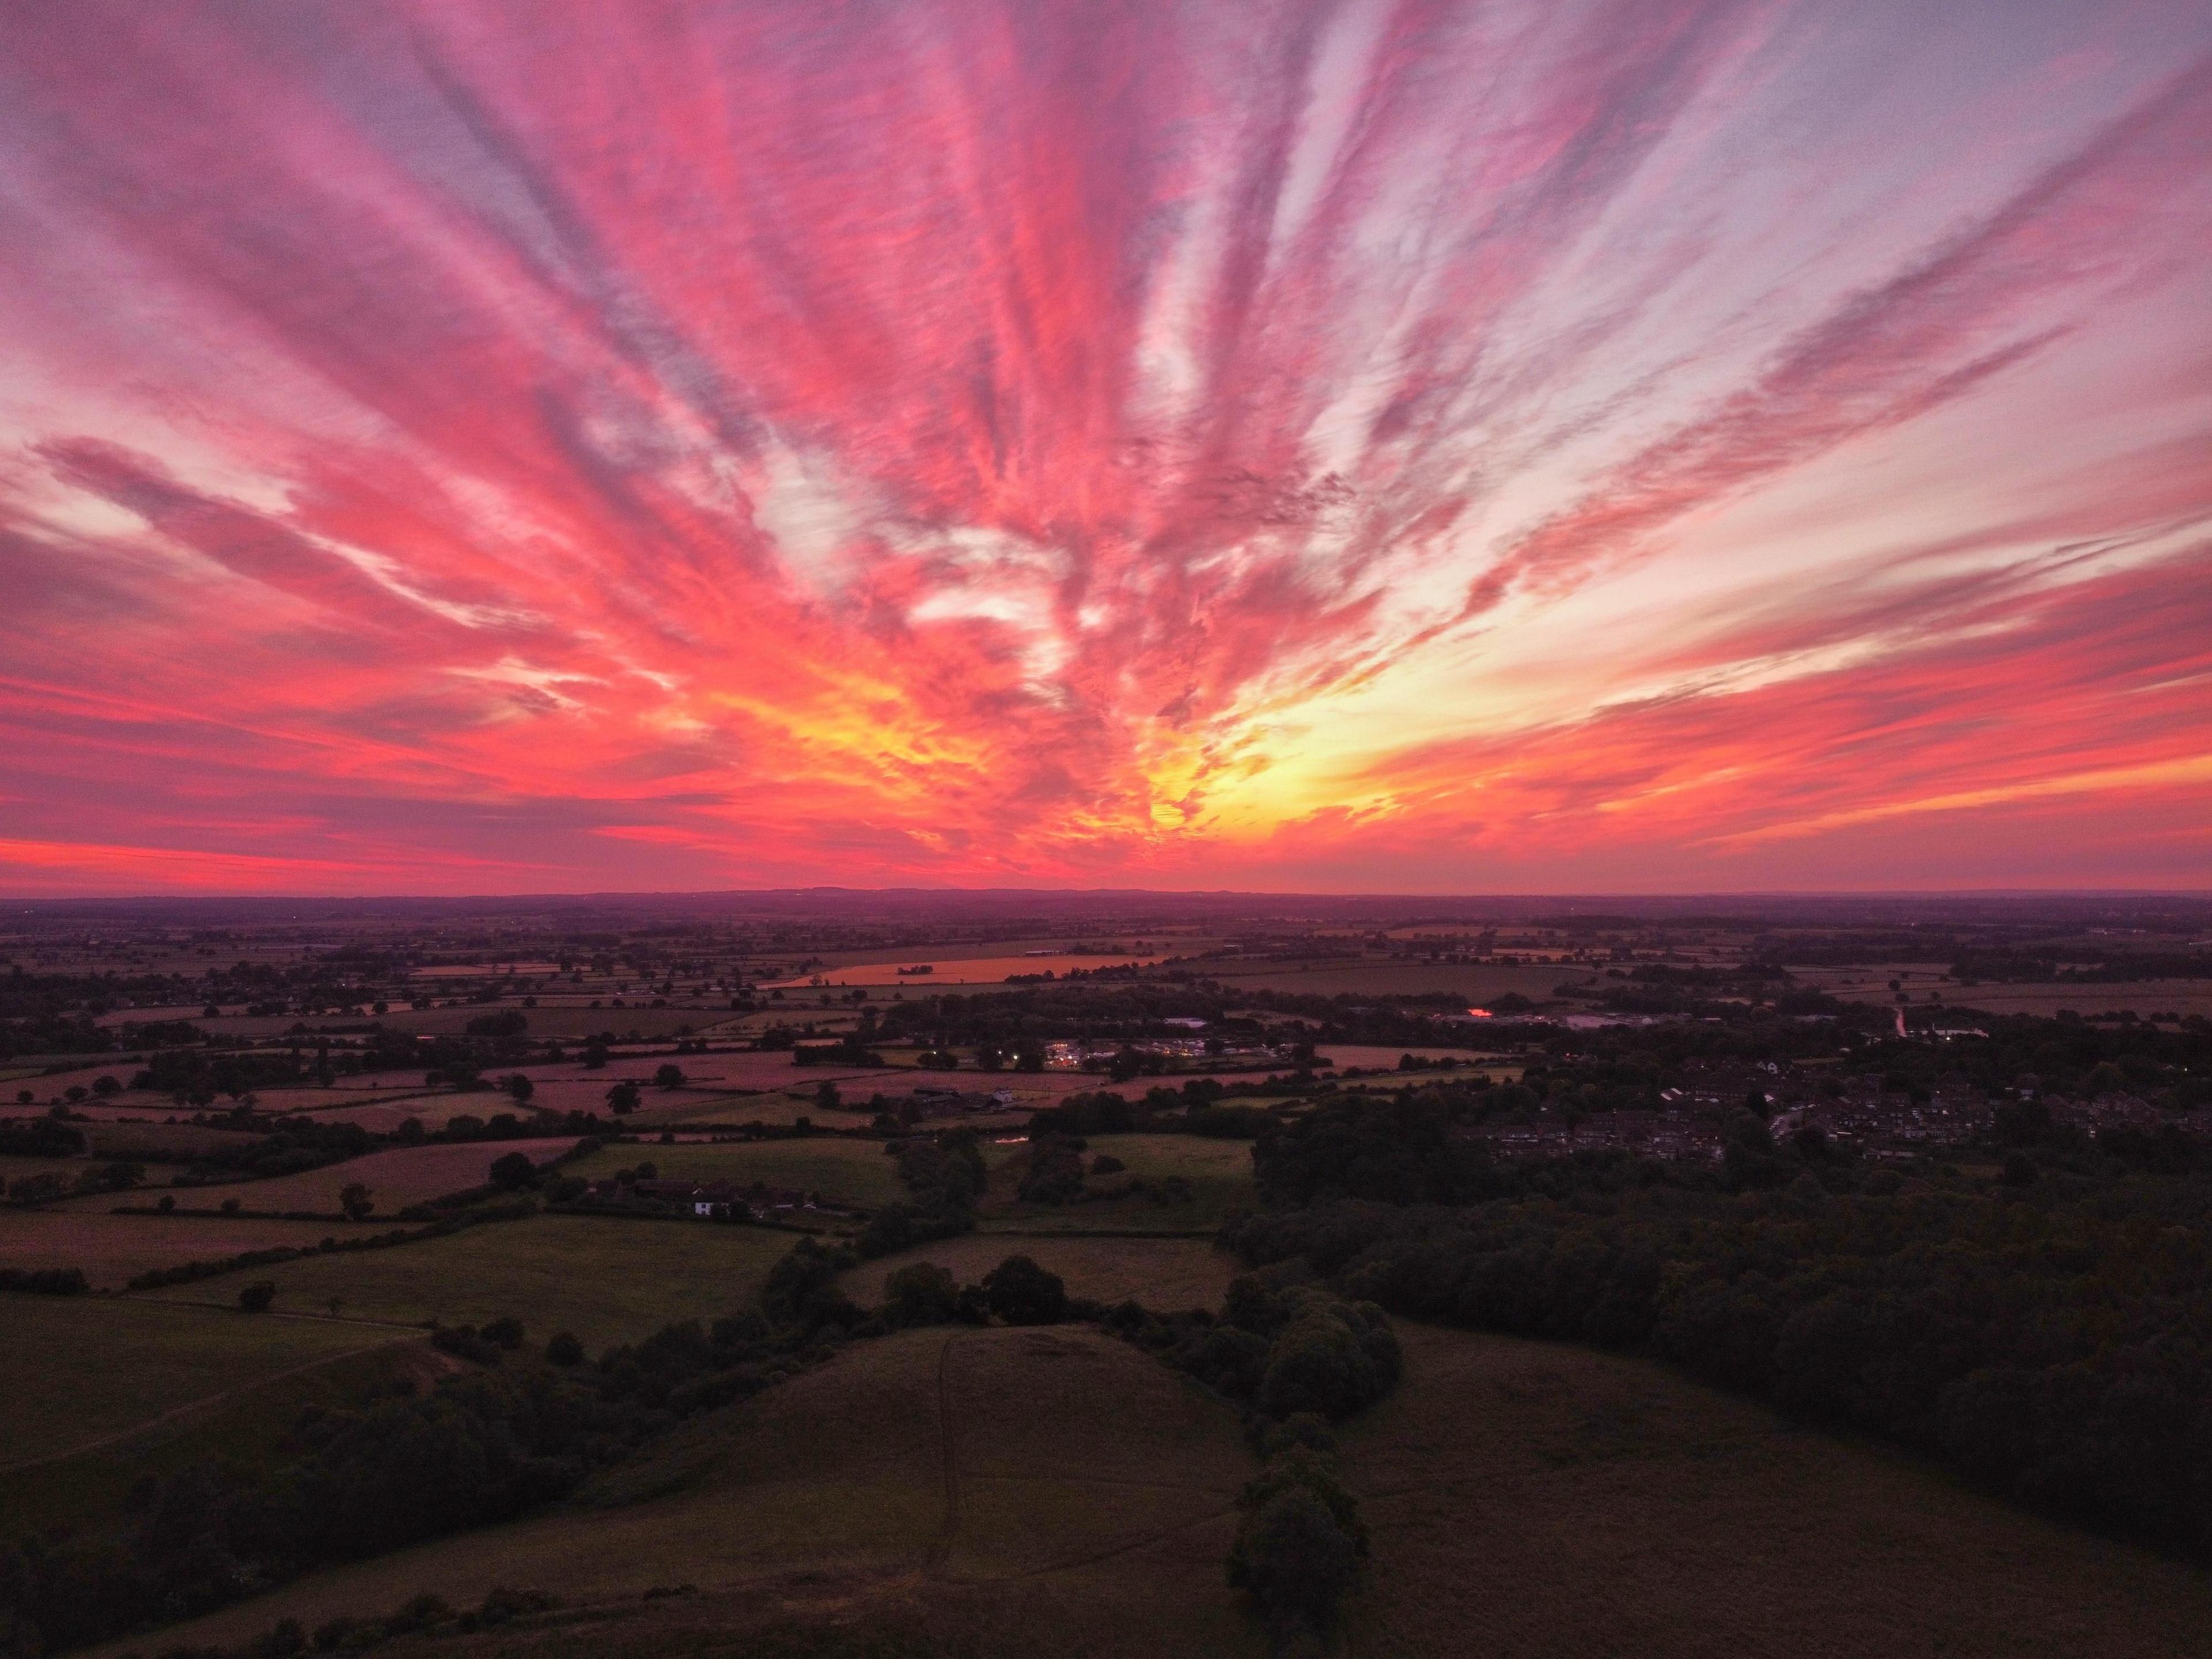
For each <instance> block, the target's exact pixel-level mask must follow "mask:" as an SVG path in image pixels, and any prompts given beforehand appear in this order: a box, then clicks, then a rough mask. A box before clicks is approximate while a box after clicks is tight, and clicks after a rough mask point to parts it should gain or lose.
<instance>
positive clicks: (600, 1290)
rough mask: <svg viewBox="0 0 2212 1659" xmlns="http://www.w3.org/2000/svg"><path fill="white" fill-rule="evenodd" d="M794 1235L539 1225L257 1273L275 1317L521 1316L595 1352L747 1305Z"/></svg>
mask: <svg viewBox="0 0 2212 1659" xmlns="http://www.w3.org/2000/svg"><path fill="white" fill-rule="evenodd" d="M797 1242H798V1241H797V1237H796V1236H795V1235H793V1234H791V1233H786V1232H778V1231H772V1230H769V1229H766V1228H760V1227H728V1226H717V1225H714V1224H713V1223H711V1222H705V1221H638V1220H627V1219H615V1218H606V1217H599V1216H563V1215H544V1216H534V1217H532V1218H530V1219H529V1220H526V1221H502V1222H494V1223H490V1224H489V1225H484V1226H480V1227H471V1228H469V1229H468V1230H467V1231H464V1232H459V1233H455V1234H453V1235H451V1236H449V1237H445V1238H433V1239H425V1240H424V1241H422V1243H418V1244H404V1245H400V1246H398V1247H396V1248H394V1249H385V1250H360V1251H355V1252H351V1253H348V1254H344V1255H316V1256H310V1257H303V1258H302V1259H301V1260H300V1261H287V1262H283V1263H281V1264H279V1265H277V1266H276V1267H265V1268H259V1269H257V1270H256V1271H255V1272H254V1273H252V1275H251V1277H252V1278H255V1279H269V1280H270V1281H271V1282H273V1283H274V1284H275V1285H276V1307H277V1308H279V1309H284V1310H295V1311H302V1312H315V1311H320V1310H326V1309H327V1308H328V1305H329V1303H330V1299H331V1297H337V1298H338V1302H339V1309H340V1311H341V1312H342V1313H343V1314H344V1315H345V1316H348V1317H359V1318H365V1319H385V1320H393V1321H398V1322H412V1323H428V1322H430V1321H432V1320H436V1321H438V1322H441V1323H442V1324H447V1325H460V1324H471V1325H480V1324H482V1323H483V1322H485V1321H487V1320H491V1319H497V1318H501V1317H503V1316H507V1315H513V1316H514V1317H515V1318H518V1319H520V1320H521V1321H522V1322H523V1323H524V1325H525V1326H526V1328H528V1329H529V1331H530V1334H531V1336H532V1340H544V1338H545V1337H546V1336H548V1335H549V1334H551V1333H552V1332H554V1331H556V1330H561V1329H567V1330H571V1331H574V1333H575V1334H576V1335H577V1336H578V1337H579V1338H580V1339H581V1340H583V1342H584V1344H585V1346H586V1347H589V1348H593V1349H596V1348H599V1347H601V1346H605V1345H606V1344H609V1343H612V1342H623V1341H631V1340H635V1339H637V1338H639V1337H643V1336H649V1335H651V1334H653V1332H654V1331H656V1330H658V1329H659V1328H660V1327H661V1326H663V1325H665V1324H667V1323H669V1322H671V1321H673V1320H679V1319H714V1318H718V1317H720V1316H721V1315H724V1314H726V1313H731V1312H734V1311H735V1310H737V1309H738V1308H739V1307H742V1306H744V1305H747V1304H750V1302H751V1300H752V1298H753V1297H754V1296H755V1295H756V1294H757V1292H758V1291H759V1288H760V1283H761V1280H762V1279H763V1277H764V1276H765V1275H766V1273H767V1272H768V1270H769V1267H770V1266H772V1265H773V1264H774V1263H775V1260H776V1258H777V1257H779V1256H781V1255H783V1254H784V1253H785V1252H786V1251H787V1250H788V1249H791V1247H792V1246H793V1244H794V1243H797ZM239 1282H240V1281H239V1280H238V1279H237V1278H236V1276H233V1277H230V1278H225V1279H215V1280H212V1281H210V1282H208V1283H205V1284H200V1285H178V1286H176V1287H174V1288H173V1289H170V1290H163V1291H151V1292H149V1293H148V1294H149V1296H151V1297H158V1298H160V1299H161V1300H165V1301H176V1302H190V1301H196V1300H201V1299H208V1298H223V1299H228V1298H231V1297H235V1296H236V1294H237V1285H238V1283H239Z"/></svg>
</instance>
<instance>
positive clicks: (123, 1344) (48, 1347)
mask: <svg viewBox="0 0 2212 1659" xmlns="http://www.w3.org/2000/svg"><path fill="white" fill-rule="evenodd" d="M216 1282H217V1283H219V1284H220V1283H228V1281H224V1280H218V1281H216ZM0 1315H4V1316H5V1318H6V1320H7V1340H6V1342H5V1343H4V1344H0V1398H4V1399H5V1400H6V1401H7V1402H8V1427H9V1436H8V1440H7V1443H6V1447H5V1449H4V1450H3V1451H0V1468H12V1467H13V1466H14V1465H15V1464H18V1463H21V1462H27V1461H31V1460H37V1459H43V1458H46V1457H51V1456H55V1455H60V1454H64V1453H67V1452H70V1451H72V1450H75V1449H78V1448H80V1447H82V1446H84V1445H86V1444H88V1443H91V1442H94V1441H100V1440H104V1439H106V1438H107V1437H110V1436H112V1435H116V1434H119V1433H122V1432H124V1431H126V1430H130V1429H132V1428H135V1427H137V1426H139V1425H143V1424H144V1423H146V1422H147V1421H149V1419H153V1418H156V1417H159V1416H161V1414H162V1413H166V1412H170V1411H173V1410H175V1409H176V1408H177V1407H182V1406H187V1405H190V1404H191V1403H192V1402H194V1401H204V1400H206V1399H208V1398H209V1397H210V1396H212V1395H221V1394H224V1393H226V1392H228V1391H229V1390H231V1389H240V1388H245V1387H250V1386H252V1385H253V1384H256V1383H264V1382H266V1381H267V1380H268V1379H269V1378H270V1377H272V1376H276V1375H277V1374H278V1373H280V1372H284V1371H289V1370H294V1369H295V1368H297V1367H299V1366H301V1365H306V1364H314V1363H316V1362H318V1361H321V1360H326V1359H330V1358H333V1357H334V1356H336V1355H338V1354H342V1353H349V1352H354V1351H356V1350H358V1349H361V1348H364V1347H370V1346H376V1345H379V1344H381V1343H386V1342H390V1341H392V1340H394V1339H395V1338H398V1337H401V1336H404V1334H405V1333H404V1332H398V1331H392V1330H385V1329H381V1328H378V1327H375V1326H371V1325H358V1324H353V1323H349V1322H339V1321H334V1320H329V1319H321V1320H307V1319H268V1318H257V1317H255V1316H252V1315H250V1314H242V1313H239V1312H237V1311H236V1310H212V1309H204V1308H186V1307H175V1306H165V1305H163V1304H161V1303H159V1302H155V1301H150V1300H147V1299H143V1298H141V1297H46V1296H11V1297H7V1298H6V1299H5V1300H4V1301H0Z"/></svg>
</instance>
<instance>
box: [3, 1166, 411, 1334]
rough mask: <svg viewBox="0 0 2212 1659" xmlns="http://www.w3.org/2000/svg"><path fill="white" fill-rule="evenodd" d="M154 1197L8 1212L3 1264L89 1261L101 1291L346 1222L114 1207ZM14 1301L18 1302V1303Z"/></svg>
mask: <svg viewBox="0 0 2212 1659" xmlns="http://www.w3.org/2000/svg"><path fill="white" fill-rule="evenodd" d="M80 1201H85V1200H70V1203H71V1204H74V1203H77V1202H80ZM151 1201H152V1196H151V1194H146V1193H143V1192H142V1193H135V1194H109V1195H107V1196H106V1197H104V1198H97V1199H94V1200H88V1202H89V1204H90V1206H91V1207H90V1208H87V1209H72V1208H68V1207H58V1208H53V1209H44V1210H0V1262H4V1263H5V1264H6V1265H7V1266H9V1267H27V1268H40V1267H82V1268H83V1269H84V1275H85V1278H86V1279H88V1280H90V1281H91V1284H92V1286H93V1288H94V1290H108V1289H115V1288H118V1287H119V1286H121V1285H125V1284H126V1283H127V1282H129V1281H130V1280H131V1279H134V1278H136V1277H137V1275H138V1274H140V1273H145V1272H146V1271H148V1270H149V1268H154V1267H176V1266H179V1265H180V1264H181V1263H184V1262H187V1261H220V1260H222V1258H224V1257H227V1256H234V1255H239V1254H240V1253H241V1252H243V1251H246V1250H267V1249H277V1248H279V1247H280V1246H281V1247H286V1248H289V1249H313V1248H314V1247H315V1246H316V1245H317V1244H319V1243H321V1242H322V1240H324V1239H325V1238H326V1237H331V1235H332V1234H333V1233H334V1232H335V1231H338V1230H339V1229H341V1228H343V1226H344V1225H345V1224H343V1223H340V1222H325V1221H258V1220H252V1219H247V1218H238V1217H234V1216H151V1215H112V1214H110V1213H108V1211H109V1209H110V1207H111V1206H114V1205H117V1204H126V1203H129V1204H138V1203H149V1202H151ZM368 1231H374V1229H373V1228H372V1229H370V1230H368ZM216 1282H217V1283H219V1284H220V1283H223V1282H226V1281H222V1280H217V1281H216ZM8 1305H9V1307H10V1308H12V1307H14V1306H15V1304H14V1303H13V1302H12V1301H11V1302H10V1303H9V1304H8Z"/></svg>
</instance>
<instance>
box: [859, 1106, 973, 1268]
mask: <svg viewBox="0 0 2212 1659" xmlns="http://www.w3.org/2000/svg"><path fill="white" fill-rule="evenodd" d="M884 1151H885V1152H889V1153H890V1154H891V1155H892V1156H893V1157H895V1158H897V1160H898V1174H899V1180H900V1181H901V1182H902V1183H903V1184H904V1185H905V1187H906V1189H907V1191H908V1193H910V1194H913V1197H912V1198H911V1199H910V1200H908V1202H906V1203H903V1204H886V1205H884V1206H883V1208H881V1209H880V1210H878V1211H877V1212H875V1214H873V1215H872V1216H871V1217H869V1218H868V1225H867V1226H866V1228H865V1229H863V1230H862V1231H861V1234H860V1239H859V1242H858V1245H857V1248H858V1249H859V1251H860V1256H861V1258H862V1259H863V1260H866V1261H873V1260H874V1259H875V1258H876V1257H878V1256H883V1255H895V1254H896V1253H897V1252H898V1251H900V1250H903V1249H911V1248H912V1247H913V1246H915V1245H916V1244H923V1243H928V1242H930V1241H931V1240H933V1239H939V1238H954V1237H958V1236H959V1235H960V1234H962V1233H969V1232H973V1231H975V1201H976V1200H978V1199H979V1198H981V1196H982V1194H983V1188H984V1185H985V1183H986V1182H987V1181H988V1180H989V1179H990V1171H989V1170H988V1169H987V1167H986V1166H985V1164H984V1162H983V1148H982V1145H981V1141H980V1140H978V1139H977V1138H976V1134H975V1131H974V1130H973V1129H968V1128H958V1129H945V1130H940V1131H939V1133H936V1134H934V1135H929V1136H916V1137H914V1138H912V1139H906V1140H894V1141H890V1142H888V1143H886V1145H885V1146H884Z"/></svg>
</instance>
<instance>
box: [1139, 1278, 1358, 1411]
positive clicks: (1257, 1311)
mask: <svg viewBox="0 0 2212 1659" xmlns="http://www.w3.org/2000/svg"><path fill="white" fill-rule="evenodd" d="M1103 1323H1104V1325H1105V1327H1106V1328H1107V1329H1108V1330H1109V1331H1112V1332H1114V1333H1115V1334H1116V1335H1118V1336H1121V1337H1122V1338H1124V1339H1126V1340H1128V1341H1131V1342H1133V1343H1135V1344H1136V1345H1137V1346H1139V1347H1140V1348H1143V1349H1145V1350H1146V1352H1150V1353H1153V1354H1157V1355H1158V1357H1159V1358H1162V1359H1163V1360H1164V1361H1166V1362H1167V1363H1168V1364H1170V1365H1173V1366H1174V1367H1175V1368H1176V1370H1181V1371H1186V1372H1188V1373H1189V1374H1190V1375H1191V1376H1194V1377H1196V1378H1197V1379H1198V1380H1199V1381H1200V1382H1201V1383H1205V1384H1206V1387H1208V1388H1210V1389H1213V1390H1214V1391H1215V1392H1216V1393H1217V1394H1221V1395H1226V1396H1227V1397H1228V1398H1230V1399H1231V1400H1233V1401H1237V1402H1238V1403H1239V1404H1240V1405H1242V1406H1244V1407H1248V1408H1249V1409H1250V1410H1251V1411H1253V1412H1255V1413H1259V1414H1260V1415H1261V1417H1263V1418H1266V1419H1270V1420H1273V1421H1277V1422H1280V1421H1283V1420H1285V1419H1290V1418H1292V1417H1297V1416H1302V1415H1304V1416H1313V1417H1316V1418H1319V1419H1322V1420H1323V1421H1325V1422H1331V1423H1334V1422H1341V1421H1342V1420H1343V1419H1346V1418H1347V1417H1350V1416H1352V1414H1353V1413H1357V1412H1359V1411H1361V1410H1364V1408H1365V1407H1368V1406H1370V1405H1372V1404H1373V1403H1374V1402H1375V1401H1377V1400H1379V1399H1381V1398H1382V1397H1383V1395H1386V1394H1388V1393H1389V1391H1390V1390H1391V1389H1393V1388H1395V1387H1396V1386H1397V1383H1398V1376H1399V1372H1400V1370H1401V1360H1400V1358H1399V1351H1398V1339H1397V1335H1396V1334H1395V1332H1393V1331H1392V1330H1391V1328H1390V1322H1389V1317H1388V1316H1386V1315H1385V1314H1384V1312H1383V1309H1382V1308H1381V1307H1379V1306H1378V1305H1376V1304H1374V1303H1371V1302H1352V1301H1347V1300H1346V1299H1345V1298H1344V1297H1341V1296H1340V1295H1338V1294H1336V1293H1335V1292H1334V1291H1330V1290H1328V1289H1327V1288H1325V1287H1322V1286H1320V1285H1313V1284H1304V1285H1299V1284H1293V1285H1288V1286H1286V1287H1282V1288H1270V1287H1269V1286H1268V1285H1267V1283H1266V1282H1265V1281H1264V1280H1263V1279H1261V1278H1260V1277H1256V1276H1254V1275H1251V1274H1247V1275H1245V1276H1243V1277H1242V1278H1240V1279H1237V1280H1235V1281H1234V1282H1232V1283H1231V1285H1230V1287H1229V1297H1228V1301H1227V1304H1226V1305H1225V1308H1224V1310H1223V1311H1222V1313H1221V1314H1220V1315H1219V1316H1215V1315H1213V1314H1212V1313H1209V1312H1207V1311H1206V1310H1203V1309H1197V1310H1190V1311H1188V1312H1182V1313H1170V1314H1156V1313H1152V1312H1151V1311H1149V1310H1146V1309H1144V1308H1142V1307H1140V1306H1139V1305H1138V1304H1135V1303H1133V1302H1125V1303H1122V1304H1121V1305H1119V1306H1118V1307H1115V1308H1112V1309H1109V1310H1107V1312H1106V1313H1105V1315H1104V1316H1103Z"/></svg>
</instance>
